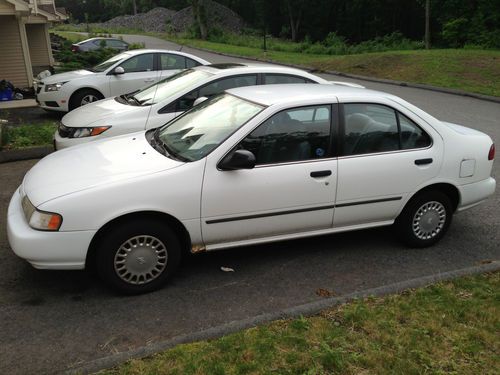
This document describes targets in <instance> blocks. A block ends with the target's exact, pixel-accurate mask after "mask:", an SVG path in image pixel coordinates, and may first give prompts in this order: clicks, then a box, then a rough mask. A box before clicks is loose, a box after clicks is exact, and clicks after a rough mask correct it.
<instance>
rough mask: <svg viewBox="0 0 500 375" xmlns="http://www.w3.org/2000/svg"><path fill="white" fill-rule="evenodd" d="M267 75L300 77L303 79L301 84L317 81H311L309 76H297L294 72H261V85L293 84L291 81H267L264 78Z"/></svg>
mask: <svg viewBox="0 0 500 375" xmlns="http://www.w3.org/2000/svg"><path fill="white" fill-rule="evenodd" d="M268 75H273V76H287V77H294V78H300V79H303V80H304V82H303V83H302V84H308V83H318V82H316V81H313V80H312V79H309V78H307V77H303V76H298V75H296V74H289V73H271V72H267V73H262V84H263V85H293V83H267V82H266V78H267V76H268ZM296 84H297V83H296ZM298 84H299V85H300V84H301V83H298Z"/></svg>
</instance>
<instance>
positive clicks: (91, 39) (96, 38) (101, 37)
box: [76, 36, 128, 44]
mask: <svg viewBox="0 0 500 375" xmlns="http://www.w3.org/2000/svg"><path fill="white" fill-rule="evenodd" d="M103 39H105V40H119V41H120V42H123V43H125V44H128V43H127V42H125V41H124V40H121V39H120V38H109V37H105V36H99V37H95V38H89V39H85V40H82V41H80V42H78V43H76V44H81V43H87V42H91V41H93V40H103Z"/></svg>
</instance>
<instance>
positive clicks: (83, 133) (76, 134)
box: [70, 126, 111, 138]
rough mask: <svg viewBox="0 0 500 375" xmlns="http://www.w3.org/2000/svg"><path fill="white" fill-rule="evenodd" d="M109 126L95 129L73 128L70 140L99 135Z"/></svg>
mask: <svg viewBox="0 0 500 375" xmlns="http://www.w3.org/2000/svg"><path fill="white" fill-rule="evenodd" d="M110 127H111V126H96V127H88V128H74V129H75V130H74V131H73V134H71V135H70V138H83V137H93V136H96V135H99V134H102V133H104V132H105V131H106V130H108V129H109V128H110Z"/></svg>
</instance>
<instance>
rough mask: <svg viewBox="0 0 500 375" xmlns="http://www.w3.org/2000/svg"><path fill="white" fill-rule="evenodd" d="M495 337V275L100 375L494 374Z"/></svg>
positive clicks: (499, 280) (350, 307)
mask: <svg viewBox="0 0 500 375" xmlns="http://www.w3.org/2000/svg"><path fill="white" fill-rule="evenodd" d="M499 337H500V273H498V272H497V273H492V274H485V275H480V276H475V277H465V278H460V279H456V280H453V281H451V282H445V283H440V284H436V285H432V286H429V287H425V288H421V289H416V290H411V291H408V292H404V293H402V294H397V295H391V296H386V297H382V298H367V299H363V300H356V301H354V302H351V303H347V304H344V305H340V306H338V307H335V308H333V309H331V310H328V311H324V312H322V313H321V314H319V315H318V316H314V317H310V318H300V319H295V320H282V321H276V322H273V323H270V324H266V325H262V326H259V327H256V328H251V329H247V330H245V331H242V332H238V333H235V334H231V335H228V336H224V337H222V338H219V339H215V340H211V341H203V342H197V343H193V344H185V345H179V346H177V347H175V348H173V349H171V350H168V351H166V352H163V353H160V354H157V355H155V356H153V357H150V358H146V359H143V360H132V361H130V362H127V363H125V364H124V365H122V366H120V367H117V368H115V369H111V370H107V371H102V372H101V373H100V374H101V375H102V374H151V375H153V374H269V373H276V374H336V373H338V374H389V373H390V374H422V373H432V374H449V373H455V374H493V373H498V372H497V371H498V368H499V365H500V340H499ZM495 369H496V370H495Z"/></svg>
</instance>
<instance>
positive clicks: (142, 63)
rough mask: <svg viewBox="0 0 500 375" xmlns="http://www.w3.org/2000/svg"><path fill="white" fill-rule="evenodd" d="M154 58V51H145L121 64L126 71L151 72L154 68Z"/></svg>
mask: <svg viewBox="0 0 500 375" xmlns="http://www.w3.org/2000/svg"><path fill="white" fill-rule="evenodd" d="M153 60H154V59H153V54H152V53H145V54H143V55H138V56H134V57H131V58H130V59H128V60H127V61H125V62H123V63H122V64H120V66H121V67H122V68H123V69H124V70H125V73H134V72H149V71H151V70H153Z"/></svg>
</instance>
